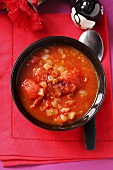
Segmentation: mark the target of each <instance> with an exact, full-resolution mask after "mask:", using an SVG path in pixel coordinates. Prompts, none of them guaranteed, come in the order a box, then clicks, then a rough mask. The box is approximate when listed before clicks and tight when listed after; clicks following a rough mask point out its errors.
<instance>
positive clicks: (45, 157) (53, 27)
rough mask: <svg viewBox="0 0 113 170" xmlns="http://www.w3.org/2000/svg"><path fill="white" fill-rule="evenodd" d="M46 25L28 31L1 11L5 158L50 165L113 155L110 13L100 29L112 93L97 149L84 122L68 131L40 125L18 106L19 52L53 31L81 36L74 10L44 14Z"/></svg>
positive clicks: (0, 122) (1, 152)
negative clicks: (15, 75) (14, 83)
mask: <svg viewBox="0 0 113 170" xmlns="http://www.w3.org/2000/svg"><path fill="white" fill-rule="evenodd" d="M42 17H43V19H44V24H45V27H44V29H43V30H41V31H39V32H34V33H33V32H27V31H23V30H21V29H19V28H18V27H16V26H13V25H12V23H11V22H10V20H9V18H8V17H7V15H6V14H1V16H0V23H2V24H1V26H0V57H1V61H0V159H1V160H2V162H3V165H4V166H13V165H20V164H45V163H55V162H67V161H80V160H90V159H101V158H112V157H113V112H112V86H111V70H110V54H109V44H108V33H107V21H106V16H105V15H104V17H103V19H102V21H101V23H100V24H98V25H97V26H96V27H95V30H96V31H97V32H98V33H99V34H100V35H101V36H102V39H103V42H104V47H105V51H104V58H103V61H102V65H103V67H104V70H105V73H106V78H107V89H106V97H105V100H104V103H103V105H102V107H101V109H100V110H99V111H98V113H97V114H96V128H97V144H96V149H95V150H94V151H87V150H86V149H85V145H84V131H83V127H80V128H77V129H74V130H69V131H65V132H52V131H48V130H44V129H41V128H38V127H37V126H35V125H33V124H31V123H30V122H29V121H28V120H26V119H25V118H24V117H23V115H21V114H20V113H19V111H18V110H17V108H16V106H15V104H14V102H13V100H12V97H11V92H10V75H11V70H12V67H13V64H14V62H15V61H16V59H17V57H18V55H19V54H20V53H21V52H22V50H24V48H26V47H27V46H28V45H30V44H31V43H32V42H34V41H36V40H38V39H40V38H43V37H47V36H52V35H63V36H69V37H72V38H75V39H78V38H79V36H80V35H81V33H82V32H83V31H82V30H81V29H79V28H77V27H76V26H75V25H74V23H73V22H72V20H71V17H70V15H69V14H42Z"/></svg>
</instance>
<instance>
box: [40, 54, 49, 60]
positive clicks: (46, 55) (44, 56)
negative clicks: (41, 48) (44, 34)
mask: <svg viewBox="0 0 113 170" xmlns="http://www.w3.org/2000/svg"><path fill="white" fill-rule="evenodd" d="M41 58H42V59H43V60H47V59H48V58H49V54H43V56H42V57H41Z"/></svg>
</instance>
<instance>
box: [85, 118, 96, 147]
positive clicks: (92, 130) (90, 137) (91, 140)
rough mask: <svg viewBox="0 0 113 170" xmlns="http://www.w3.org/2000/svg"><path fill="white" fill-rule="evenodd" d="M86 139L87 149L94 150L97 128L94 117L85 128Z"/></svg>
mask: <svg viewBox="0 0 113 170" xmlns="http://www.w3.org/2000/svg"><path fill="white" fill-rule="evenodd" d="M84 139H85V146H86V149H87V150H94V149H95V146H96V126H95V118H94V117H93V118H92V119H91V120H90V121H89V122H88V123H86V124H85V126H84Z"/></svg>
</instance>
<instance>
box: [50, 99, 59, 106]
mask: <svg viewBox="0 0 113 170" xmlns="http://www.w3.org/2000/svg"><path fill="white" fill-rule="evenodd" d="M59 101H60V99H58V98H55V99H54V101H53V102H51V104H52V106H53V107H55V106H57V105H58V103H59Z"/></svg>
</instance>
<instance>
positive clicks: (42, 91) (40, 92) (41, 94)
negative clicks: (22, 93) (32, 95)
mask: <svg viewBox="0 0 113 170" xmlns="http://www.w3.org/2000/svg"><path fill="white" fill-rule="evenodd" d="M38 95H40V96H44V89H43V88H40V89H39V91H38Z"/></svg>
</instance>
